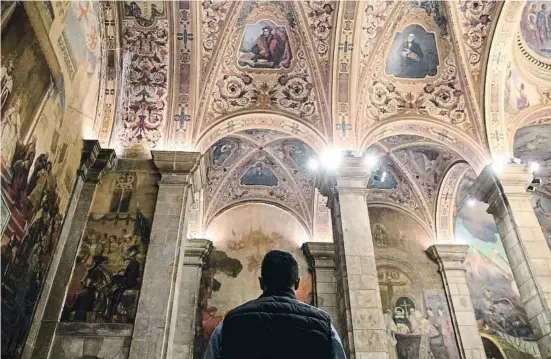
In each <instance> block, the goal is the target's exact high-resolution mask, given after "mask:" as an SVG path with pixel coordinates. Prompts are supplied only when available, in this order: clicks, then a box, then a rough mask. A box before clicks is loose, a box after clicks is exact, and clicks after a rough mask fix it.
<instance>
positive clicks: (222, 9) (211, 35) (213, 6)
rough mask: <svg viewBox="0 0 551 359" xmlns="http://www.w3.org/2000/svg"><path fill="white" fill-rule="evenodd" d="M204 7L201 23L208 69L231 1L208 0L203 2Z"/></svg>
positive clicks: (204, 54)
mask: <svg viewBox="0 0 551 359" xmlns="http://www.w3.org/2000/svg"><path fill="white" fill-rule="evenodd" d="M202 5H203V11H202V12H201V22H202V24H203V25H202V29H203V32H202V33H201V35H202V41H203V60H204V61H203V66H204V67H206V65H207V64H208V61H209V60H210V59H211V56H212V52H213V50H214V47H215V46H216V43H217V41H218V36H219V32H220V30H221V29H222V27H223V26H224V21H225V20H226V16H227V15H228V11H229V9H230V6H231V1H212V0H207V1H203V2H202Z"/></svg>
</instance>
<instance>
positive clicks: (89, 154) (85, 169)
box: [77, 140, 117, 182]
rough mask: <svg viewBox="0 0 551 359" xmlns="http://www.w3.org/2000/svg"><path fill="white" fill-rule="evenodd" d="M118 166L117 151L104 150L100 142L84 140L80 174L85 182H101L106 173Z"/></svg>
mask: <svg viewBox="0 0 551 359" xmlns="http://www.w3.org/2000/svg"><path fill="white" fill-rule="evenodd" d="M116 164H117V156H116V155H115V151H114V150H112V149H109V148H105V149H102V148H101V146H100V144H99V141H98V140H84V141H83V146H82V154H81V156H80V166H79V169H78V171H77V172H78V174H79V175H80V176H81V177H82V179H83V180H84V181H89V182H99V180H100V179H101V176H102V175H103V173H104V172H105V171H108V170H110V169H111V168H114V167H115V166H116Z"/></svg>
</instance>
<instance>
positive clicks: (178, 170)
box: [151, 151, 206, 191]
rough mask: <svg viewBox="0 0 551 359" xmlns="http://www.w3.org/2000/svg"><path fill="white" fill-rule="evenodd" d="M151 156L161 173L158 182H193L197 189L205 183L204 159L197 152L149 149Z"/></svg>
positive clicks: (168, 183) (172, 183) (179, 183)
mask: <svg viewBox="0 0 551 359" xmlns="http://www.w3.org/2000/svg"><path fill="white" fill-rule="evenodd" d="M151 157H152V158H153V164H154V166H155V168H156V169H157V171H158V172H159V173H160V174H161V181H160V182H159V183H160V184H163V185H182V184H193V186H194V191H198V190H200V189H201V188H202V187H203V185H204V184H205V183H206V169H205V164H204V162H205V160H204V157H203V156H202V155H201V153H199V152H184V151H151Z"/></svg>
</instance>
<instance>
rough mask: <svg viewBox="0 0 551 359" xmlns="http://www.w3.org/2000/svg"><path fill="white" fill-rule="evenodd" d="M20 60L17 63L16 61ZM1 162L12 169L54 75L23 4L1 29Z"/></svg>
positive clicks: (18, 6)
mask: <svg viewBox="0 0 551 359" xmlns="http://www.w3.org/2000/svg"><path fill="white" fill-rule="evenodd" d="M15 59H17V61H16V60H15ZM1 62H2V68H1V76H2V79H1V91H2V95H1V99H2V104H1V107H2V149H1V153H2V160H3V162H4V164H5V165H8V166H11V165H12V164H13V163H14V162H13V155H14V152H15V147H16V144H17V140H18V139H20V138H21V139H24V138H25V137H26V136H27V134H28V133H29V131H30V130H31V126H32V124H33V120H34V118H35V115H36V113H37V111H38V109H39V107H40V104H41V102H42V100H43V99H44V96H45V95H46V91H47V90H48V88H49V86H50V81H51V73H50V69H49V68H48V64H47V62H46V58H45V57H44V54H43V52H42V49H41V48H40V44H39V43H38V39H37V38H36V35H35V33H34V30H33V28H32V26H31V23H30V22H29V19H28V17H27V14H26V13H25V10H24V8H23V4H18V5H17V6H16V7H15V10H14V13H13V14H12V16H11V17H10V19H9V23H8V24H7V25H6V27H5V28H3V29H2V61H1Z"/></svg>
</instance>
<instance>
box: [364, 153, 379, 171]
mask: <svg viewBox="0 0 551 359" xmlns="http://www.w3.org/2000/svg"><path fill="white" fill-rule="evenodd" d="M377 163H379V158H378V157H377V156H375V155H367V157H366V158H365V164H366V165H367V167H369V168H371V167H375V166H376V165H377Z"/></svg>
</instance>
